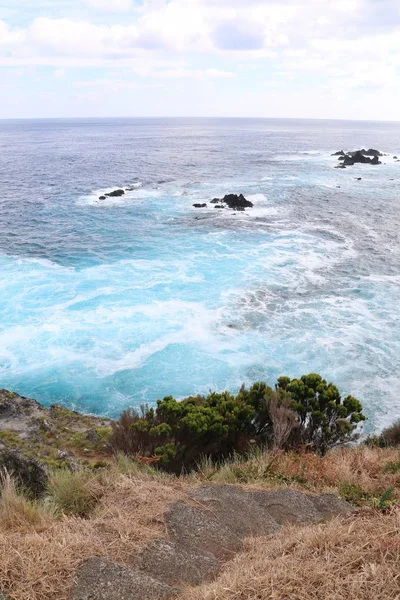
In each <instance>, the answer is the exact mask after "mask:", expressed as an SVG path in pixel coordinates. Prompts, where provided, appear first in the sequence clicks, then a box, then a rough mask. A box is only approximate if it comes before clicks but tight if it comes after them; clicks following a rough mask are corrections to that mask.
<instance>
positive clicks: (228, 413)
mask: <svg viewBox="0 0 400 600" xmlns="http://www.w3.org/2000/svg"><path fill="white" fill-rule="evenodd" d="M361 411H362V407H361V404H360V403H359V402H358V400H356V399H355V398H353V397H352V396H347V397H346V398H344V399H343V400H342V399H341V397H340V394H339V391H338V389H337V388H336V387H335V386H334V385H332V384H327V383H326V381H325V380H323V379H322V378H321V377H320V376H319V375H315V374H311V375H307V376H304V377H302V378H301V379H298V380H297V379H294V380H291V379H290V378H288V377H282V378H280V379H279V380H278V383H277V385H276V387H275V389H273V388H271V387H269V386H268V385H267V384H266V383H264V382H258V383H255V384H253V385H252V386H251V387H250V388H248V389H247V388H245V387H244V386H243V387H242V388H241V390H240V391H239V393H238V394H237V395H236V396H234V395H232V394H230V393H229V392H222V393H217V392H211V393H210V394H209V395H208V396H193V397H192V396H191V397H189V398H185V399H184V400H182V401H181V402H178V401H177V400H176V399H175V398H173V397H172V396H167V397H166V398H164V399H163V400H159V401H158V402H157V408H156V409H149V408H148V407H146V406H144V407H142V408H141V411H140V413H139V412H138V411H136V410H134V409H128V410H126V411H124V412H123V413H122V415H121V417H120V419H119V421H118V422H117V423H115V424H114V425H113V433H112V436H111V440H110V444H111V446H112V448H113V449H114V450H115V451H117V452H125V453H126V454H131V455H138V456H140V457H147V458H151V457H154V460H155V461H157V463H158V465H159V466H160V467H161V468H163V469H165V470H167V471H170V472H174V473H180V472H181V471H182V470H189V469H192V468H196V466H197V465H198V464H199V463H200V462H201V460H202V458H204V457H209V458H211V459H212V460H213V461H218V460H223V459H225V458H227V457H230V456H233V455H234V454H235V453H238V454H244V453H246V452H247V451H248V450H249V448H250V447H252V446H253V447H262V446H263V447H272V446H275V447H280V448H281V447H283V448H284V449H285V448H286V449H289V448H296V447H299V446H302V445H303V446H304V445H308V446H309V447H310V449H312V450H316V451H319V452H322V453H323V452H326V450H327V449H328V448H330V447H331V446H333V445H335V444H337V443H341V442H345V441H348V440H350V439H351V437H352V434H353V432H354V430H355V428H356V427H357V424H358V423H359V422H361V421H363V420H364V419H365V417H364V415H363V414H362V412H361ZM278 438H279V443H278ZM245 477H247V476H245Z"/></svg>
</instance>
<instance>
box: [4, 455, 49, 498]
mask: <svg viewBox="0 0 400 600" xmlns="http://www.w3.org/2000/svg"><path fill="white" fill-rule="evenodd" d="M0 469H5V470H6V471H7V473H9V475H11V476H12V477H13V478H14V479H15V480H16V481H17V483H18V485H19V486H21V488H23V489H24V490H25V492H27V493H28V495H29V496H31V497H33V498H39V497H40V496H41V495H43V494H44V492H45V491H46V488H47V483H48V475H47V473H46V471H45V469H44V467H42V466H41V465H40V464H39V463H38V462H36V461H35V460H31V459H28V458H25V457H24V456H22V454H20V453H19V452H17V451H16V450H11V449H2V450H0ZM0 491H1V490H0Z"/></svg>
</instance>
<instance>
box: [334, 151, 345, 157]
mask: <svg viewBox="0 0 400 600" xmlns="http://www.w3.org/2000/svg"><path fill="white" fill-rule="evenodd" d="M344 154H345V152H344V150H339V151H338V152H334V153H333V154H331V156H344Z"/></svg>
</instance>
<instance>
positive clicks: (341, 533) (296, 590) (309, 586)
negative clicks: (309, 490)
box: [179, 510, 400, 600]
mask: <svg viewBox="0 0 400 600" xmlns="http://www.w3.org/2000/svg"><path fill="white" fill-rule="evenodd" d="M399 564H400V512H399V511H395V510H393V511H392V513H391V514H389V515H384V514H381V513H376V512H373V511H369V512H368V513H366V514H361V515H358V516H355V517H352V518H351V519H348V520H346V521H344V522H343V521H342V522H341V521H339V520H334V521H331V522H330V523H327V524H324V525H319V526H315V525H314V526H308V527H305V528H302V529H295V528H293V527H292V528H285V529H284V530H282V532H281V533H280V534H279V535H277V536H275V537H273V538H271V539H265V538H264V539H257V540H253V541H251V542H250V543H249V545H248V550H247V551H246V552H244V553H242V554H240V555H238V556H237V557H236V559H235V560H233V561H232V562H231V563H230V564H229V565H228V566H227V568H226V570H225V571H224V572H223V574H222V575H221V576H220V577H219V579H218V580H217V581H216V582H214V583H212V584H209V585H205V586H203V587H201V588H197V589H190V590H188V591H187V592H186V593H185V594H183V595H182V596H180V597H179V600H347V599H351V600H395V599H396V600H398V599H399V598H400V580H399V578H400V576H399Z"/></svg>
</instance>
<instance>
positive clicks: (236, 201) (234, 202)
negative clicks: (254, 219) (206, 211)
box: [211, 194, 253, 210]
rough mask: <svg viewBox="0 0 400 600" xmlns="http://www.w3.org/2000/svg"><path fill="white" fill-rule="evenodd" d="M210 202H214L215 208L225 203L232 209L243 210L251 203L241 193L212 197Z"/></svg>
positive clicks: (251, 204) (249, 206)
mask: <svg viewBox="0 0 400 600" xmlns="http://www.w3.org/2000/svg"><path fill="white" fill-rule="evenodd" d="M211 204H216V205H218V206H215V208H224V207H223V206H222V205H223V204H225V205H226V206H228V207H229V208H232V209H233V210H244V209H245V208H251V207H252V206H253V203H252V202H250V200H246V198H245V197H244V196H243V194H239V196H238V195H237V194H227V195H226V196H224V197H223V198H213V199H212V200H211Z"/></svg>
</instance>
